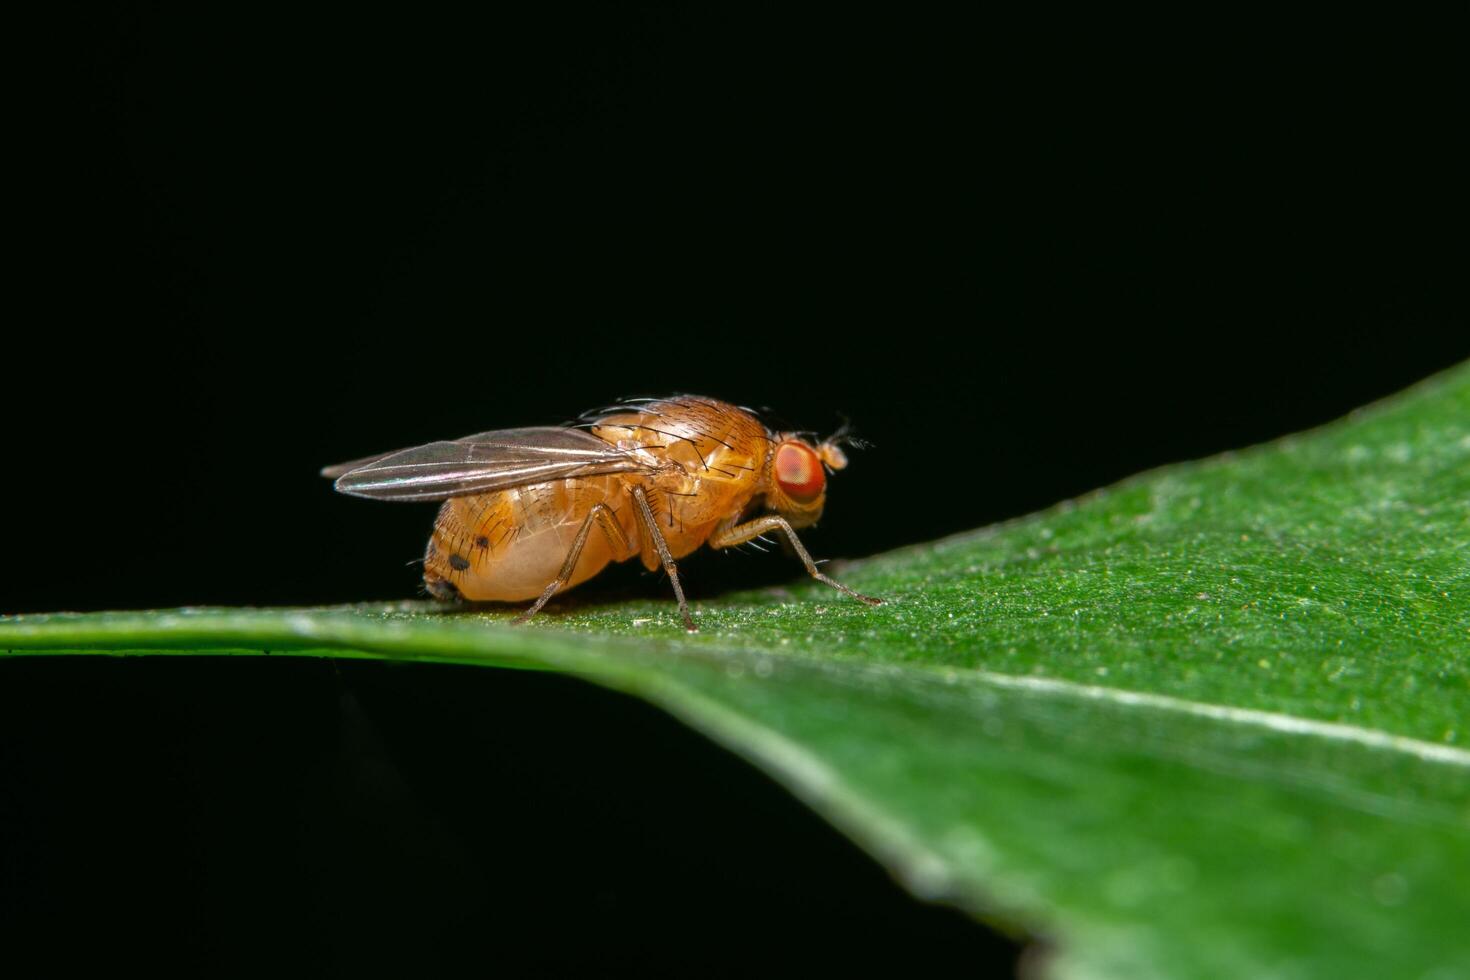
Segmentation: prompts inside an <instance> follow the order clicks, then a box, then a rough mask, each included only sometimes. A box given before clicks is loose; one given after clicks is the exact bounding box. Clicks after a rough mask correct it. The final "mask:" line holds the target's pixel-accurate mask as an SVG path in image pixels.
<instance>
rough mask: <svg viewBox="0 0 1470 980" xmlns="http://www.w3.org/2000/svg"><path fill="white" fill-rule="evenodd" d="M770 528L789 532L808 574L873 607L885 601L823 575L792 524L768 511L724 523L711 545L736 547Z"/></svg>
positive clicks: (788, 538) (787, 535)
mask: <svg viewBox="0 0 1470 980" xmlns="http://www.w3.org/2000/svg"><path fill="white" fill-rule="evenodd" d="M767 531H784V532H786V539H787V540H788V541H790V542H791V547H792V549H793V550H794V551H795V552H796V557H798V558H800V559H801V563H802V564H803V565H805V566H806V570H807V573H808V574H809V575H811V577H812V578H814V579H816V580H817V581H818V582H825V583H827V584H828V585H830V586H832V588H834V589H836V590H837V591H838V592H845V593H847V594H848V595H850V596H852V597H853V598H854V599H857V600H859V601H861V602H866V603H867V604H868V605H870V606H881V605H882V604H883V600H882V599H875V598H873V597H872V596H870V595H863V594H862V593H861V592H854V591H853V590H852V589H849V588H848V587H847V586H845V585H843V584H842V583H841V582H839V581H837V580H836V579H834V578H830V577H829V576H826V575H823V574H822V572H821V570H820V569H818V568H817V563H816V562H815V561H813V560H812V556H811V554H810V553H809V552H808V551H807V550H806V548H805V547H804V546H803V545H802V543H801V540H800V539H799V538H797V536H796V532H795V531H793V530H792V529H791V525H790V524H789V523H788V522H787V520H786V518H784V517H779V516H777V515H775V514H767V515H766V516H764V517H757V518H756V519H755V520H753V521H746V522H745V523H744V524H735V523H733V522H731V523H727V524H721V525H720V526H719V527H717V528H715V530H714V533H713V534H711V535H710V536H709V546H710V547H711V548H733V547H735V546H736V545H737V544H744V543H745V542H747V541H752V540H754V539H755V538H758V537H760V536H761V535H762V534H765V533H766V532H767Z"/></svg>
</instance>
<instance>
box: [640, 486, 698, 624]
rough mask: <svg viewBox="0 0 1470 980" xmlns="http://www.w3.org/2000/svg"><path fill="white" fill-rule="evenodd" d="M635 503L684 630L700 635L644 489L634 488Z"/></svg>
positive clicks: (666, 543) (672, 559) (667, 545)
mask: <svg viewBox="0 0 1470 980" xmlns="http://www.w3.org/2000/svg"><path fill="white" fill-rule="evenodd" d="M633 503H634V504H635V505H637V508H638V516H639V517H640V518H642V520H643V530H644V531H645V532H646V533H647V534H648V536H649V538H650V539H651V540H652V541H653V546H654V547H655V548H657V549H658V557H659V561H661V562H663V565H664V571H665V572H668V573H669V582H670V583H672V584H673V586H674V596H675V597H676V598H677V599H678V600H679V614H680V615H681V616H683V617H684V629H686V630H688V631H689V632H690V633H698V632H699V628H698V627H697V626H695V625H694V620H693V619H691V618H690V616H689V603H687V602H685V601H684V587H683V586H682V585H680V584H679V566H678V565H675V564H674V556H673V555H671V554H669V543H668V542H667V541H665V540H664V533H663V532H662V531H660V530H659V529H658V521H655V520H654V519H653V511H652V510H651V509H650V508H649V506H648V495H647V494H645V493H644V492H643V488H642V487H634V488H633Z"/></svg>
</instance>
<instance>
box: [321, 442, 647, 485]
mask: <svg viewBox="0 0 1470 980" xmlns="http://www.w3.org/2000/svg"><path fill="white" fill-rule="evenodd" d="M647 469H649V467H648V466H647V465H646V464H644V463H643V462H641V461H640V460H639V458H638V457H637V456H634V455H633V454H632V453H629V452H627V451H625V450H621V449H618V448H616V447H615V446H610V445H608V444H607V443H605V442H603V441H602V440H601V439H599V438H597V437H596V436H594V435H592V434H591V433H588V432H585V431H583V430H581V429H562V428H554V427H545V428H534V429H502V430H500V431H498V432H481V433H478V434H476V435H472V436H465V437H464V438H463V439H455V440H453V441H451V442H431V443H428V444H427V445H424V446H414V447H413V448H412V449H400V450H398V451H397V452H392V453H384V454H383V455H381V456H369V457H367V458H365V459H358V460H353V461H352V462H350V463H339V464H338V465H336V466H328V467H327V468H326V469H324V470H322V476H324V477H327V478H328V479H332V480H336V481H337V482H336V483H335V484H334V486H335V487H336V489H337V490H338V491H340V492H342V493H346V494H351V495H352V496H354V497H372V498H374V499H377V500H445V499H447V498H449V497H463V496H466V495H468V494H472V493H487V492H489V491H491V490H504V489H506V488H508V487H518V486H524V485H525V484H528V483H545V482H547V481H549V480H565V479H569V478H571V477H579V476H605V475H607V474H609V473H630V472H634V471H638V470H647Z"/></svg>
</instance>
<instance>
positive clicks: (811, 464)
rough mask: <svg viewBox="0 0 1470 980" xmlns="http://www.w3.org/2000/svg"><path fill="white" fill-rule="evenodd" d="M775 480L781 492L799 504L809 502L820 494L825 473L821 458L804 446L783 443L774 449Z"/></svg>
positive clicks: (824, 486) (824, 480)
mask: <svg viewBox="0 0 1470 980" xmlns="http://www.w3.org/2000/svg"><path fill="white" fill-rule="evenodd" d="M776 482H777V483H778V484H780V486H781V492H782V493H784V494H786V496H788V497H790V498H791V499H792V500H794V501H796V502H797V503H799V504H809V503H811V502H812V501H813V500H816V499H817V498H818V497H820V496H821V495H822V490H823V489H825V488H826V486H827V475H826V474H825V473H823V472H822V460H821V457H819V456H818V455H817V454H816V453H814V452H813V451H812V450H810V449H808V448H807V447H806V446H802V445H799V444H797V443H794V442H788V443H784V444H783V445H782V446H781V448H779V449H777V450H776Z"/></svg>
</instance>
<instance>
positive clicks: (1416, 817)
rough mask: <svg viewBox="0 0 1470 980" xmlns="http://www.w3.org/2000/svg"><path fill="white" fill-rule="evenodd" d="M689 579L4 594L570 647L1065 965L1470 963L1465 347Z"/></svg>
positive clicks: (1064, 969) (550, 665) (37, 640)
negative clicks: (1001, 510)
mask: <svg viewBox="0 0 1470 980" xmlns="http://www.w3.org/2000/svg"><path fill="white" fill-rule="evenodd" d="M837 574H839V575H840V577H842V578H843V579H844V580H845V581H847V582H849V583H850V584H851V585H853V586H854V587H856V588H858V589H861V590H863V591H865V592H868V593H871V594H877V595H881V596H883V597H885V598H886V599H888V600H889V601H888V603H887V604H886V605H884V606H883V607H881V608H878V609H869V608H868V607H865V606H862V605H859V604H857V603H853V602H850V601H846V600H843V599H842V598H841V597H839V596H837V595H835V594H831V593H829V592H828V591H826V590H825V589H823V588H822V587H820V586H815V585H808V584H799V585H795V586H793V587H792V588H791V589H789V590H785V589H782V590H767V591H761V592H751V593H742V594H736V595H731V596H724V597H721V598H720V599H719V600H718V601H711V602H703V603H696V605H695V616H696V620H697V621H698V623H699V624H700V627H701V630H702V632H700V633H699V634H697V635H694V636H687V637H686V636H685V635H684V634H682V632H679V631H678V627H677V616H676V614H675V612H674V609H673V606H672V603H670V602H666V601H663V600H661V599H657V598H653V597H650V598H649V599H647V600H640V601H636V602H628V603H618V604H609V605H602V606H592V605H578V604H576V603H571V604H568V605H565V606H563V607H561V608H560V609H558V608H557V607H556V606H555V605H554V606H553V607H552V609H550V610H548V613H550V615H546V616H544V618H543V619H541V620H540V621H539V622H538V623H536V624H534V625H533V626H532V627H529V628H520V629H515V628H511V627H508V626H506V625H505V620H506V619H507V618H509V616H510V615H512V612H509V611H493V612H485V611H469V612H445V611H443V610H442V609H438V608H436V607H433V606H429V605H426V604H421V603H406V604H402V605H393V606H363V607H352V608H332V609H299V610H251V609H234V610H212V609H206V610H174V611H163V612H154V613H106V614H85V615H46V616H18V617H10V618H8V619H4V620H0V648H3V649H5V650H6V651H7V652H9V653H14V654H23V653H42V652H47V653H79V652H114V653H145V652H146V653H160V654H162V653H200V652H215V653H242V654H259V653H261V652H262V651H266V650H269V651H270V652H272V653H276V654H281V653H285V654H293V655H312V656H316V655H329V656H364V657H390V658H398V659H413V660H430V661H452V662H460V663H479V664H486V665H498V666H508V667H526V668H536V669H550V670H558V671H564V672H567V673H571V674H575V675H578V676H581V677H584V678H587V679H588V680H591V681H593V682H596V683H599V684H603V685H605V686H608V687H611V688H614V689H616V690H620V691H625V692H627V693H630V694H633V695H636V696H639V697H643V698H646V699H647V700H649V701H651V702H653V703H656V704H658V705H661V706H662V707H664V708H665V709H667V710H668V711H670V712H671V713H672V714H674V715H676V716H677V717H679V718H681V719H683V720H684V721H686V722H687V723H689V724H690V725H691V726H693V727H695V728H697V729H699V730H700V731H703V732H705V733H707V734H709V735H710V736H712V737H713V738H715V739H716V740H718V741H720V742H721V743H723V744H725V745H727V746H728V747H729V748H731V749H732V750H734V751H736V752H738V753H740V754H742V755H744V756H746V757H747V758H749V759H750V760H752V761H753V762H754V763H755V764H757V765H758V766H761V767H762V768H764V769H765V770H767V771H768V772H769V773H771V774H772V775H773V776H774V777H775V778H776V779H778V780H780V781H781V782H782V783H784V784H785V785H786V786H788V787H789V788H790V789H791V791H792V792H793V793H795V794H797V795H798V796H800V797H801V798H802V799H804V800H805V801H806V802H807V803H808V804H810V805H811V806H812V807H813V808H815V809H816V810H817V811H818V812H820V813H822V814H823V815H825V816H826V817H827V818H828V819H830V820H831V821H832V822H833V823H834V824H835V825H837V826H838V827H839V828H840V829H842V830H843V831H844V832H845V833H847V834H849V835H850V836H852V837H853V838H854V839H855V840H857V841H858V842H859V843H860V844H862V845H863V846H864V847H866V848H867V849H868V850H869V851H870V852H871V853H872V854H873V855H874V856H875V857H876V858H877V859H879V860H880V861H882V862H883V863H884V864H885V865H886V866H888V867H889V868H890V869H891V870H892V871H893V873H894V874H895V875H896V876H897V877H898V878H899V879H900V880H901V881H903V882H904V883H905V884H906V885H907V886H908V887H909V888H910V889H912V890H913V891H914V892H915V893H916V894H918V895H920V896H922V897H925V898H930V899H936V900H945V901H952V902H955V903H958V904H960V905H962V906H963V907H965V908H966V909H968V910H970V911H971V912H973V913H974V914H975V915H977V916H979V917H981V918H984V919H987V920H989V921H992V922H999V923H1001V924H1005V925H1011V926H1014V927H1016V928H1019V929H1022V930H1025V931H1026V932H1029V933H1031V934H1033V935H1037V936H1041V937H1045V938H1046V939H1048V940H1049V941H1050V942H1051V943H1052V944H1053V946H1054V950H1055V952H1054V953H1053V954H1052V958H1051V959H1050V961H1049V963H1048V970H1049V972H1050V973H1051V974H1053V975H1056V976H1062V977H1129V978H1133V977H1147V976H1160V977H1180V976H1219V977H1238V976H1280V977H1297V976H1301V977H1306V976H1333V977H1354V976H1364V977H1367V976H1373V977H1379V976H1384V975H1395V976H1424V977H1435V978H1439V977H1445V978H1448V977H1455V976H1470V938H1467V937H1470V931H1467V929H1466V926H1465V923H1466V922H1470V886H1467V882H1470V731H1467V710H1466V709H1467V707H1470V367H1465V366H1462V367H1461V368H1459V369H1456V370H1455V371H1452V372H1450V373H1448V374H1445V375H1442V376H1440V377H1438V378H1435V379H1431V380H1430V381H1429V382H1426V383H1425V384H1423V385H1420V386H1418V387H1417V388H1415V389H1413V390H1411V391H1410V392H1407V393H1405V394H1403V395H1400V396H1398V397H1397V398H1394V399H1391V400H1389V401H1388V402H1385V403H1382V404H1379V405H1376V406H1373V407H1371V408H1369V409H1365V410H1363V411H1361V412H1358V413H1355V414H1354V415H1353V416H1351V417H1349V418H1348V419H1345V420H1343V421H1341V422H1338V423H1336V424H1334V425H1332V426H1328V427H1326V428H1323V429H1320V430H1317V431H1314V432H1311V433H1306V434H1303V435H1300V436H1293V437H1290V438H1287V439H1284V440H1281V441H1279V442H1277V443H1273V444H1270V445H1266V446H1262V447H1257V448H1255V449H1252V450H1248V451H1244V452H1241V453H1237V454H1226V455H1225V456H1221V457H1217V458H1214V459H1210V460H1205V461H1202V462H1197V463H1190V464H1183V465H1179V466H1174V467H1170V468H1166V469H1162V470H1159V471H1155V472H1152V473H1147V474H1143V475H1142V476H1139V477H1136V478H1134V479H1132V480H1129V481H1126V482H1125V483H1123V484H1120V485H1118V486H1116V487H1112V488H1109V489H1106V490H1102V491H1098V492H1096V493H1094V494H1092V495H1090V496H1088V497H1086V498H1084V499H1082V500H1079V501H1075V502H1069V503H1066V504H1063V505H1060V506H1058V507H1056V508H1054V509H1052V510H1050V511H1048V512H1045V513H1042V514H1038V515H1034V516H1032V517H1028V518H1025V519H1022V520H1018V521H1014V522H1011V523H1007V524H1004V525H1001V526H997V527H992V528H986V529H983V530H981V531H977V532H972V533H970V534H966V535H961V536H958V537H955V538H950V539H946V540H942V541H938V542H934V543H931V544H927V545H922V546H917V547H913V548H908V549H904V550H901V551H898V552H893V553H890V554H887V555H882V556H878V557H876V558H872V559H868V560H865V561H861V562H853V563H849V564H847V565H845V566H839V567H838V571H837Z"/></svg>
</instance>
